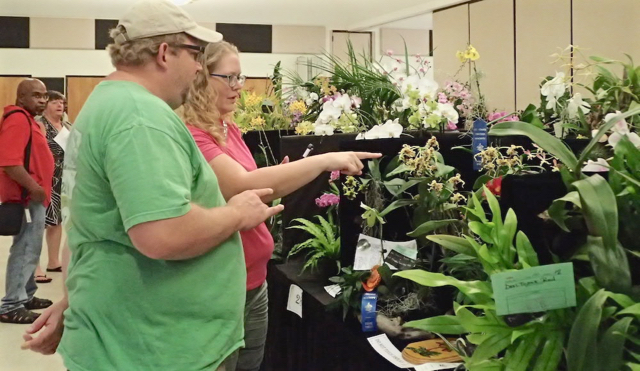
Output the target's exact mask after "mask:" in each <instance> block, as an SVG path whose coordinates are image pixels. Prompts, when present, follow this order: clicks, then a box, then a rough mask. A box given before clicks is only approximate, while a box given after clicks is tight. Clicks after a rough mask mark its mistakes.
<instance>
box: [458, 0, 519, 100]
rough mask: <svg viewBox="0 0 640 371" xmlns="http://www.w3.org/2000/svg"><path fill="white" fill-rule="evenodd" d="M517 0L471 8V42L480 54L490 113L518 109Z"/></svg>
mask: <svg viewBox="0 0 640 371" xmlns="http://www.w3.org/2000/svg"><path fill="white" fill-rule="evenodd" d="M513 22H514V17H513V0H483V1H479V2H476V3H471V4H469V29H470V35H471V37H470V42H471V44H472V45H473V46H474V47H475V48H476V49H477V50H478V53H480V59H479V60H478V61H477V63H476V64H477V67H478V68H479V69H480V70H481V71H482V73H483V74H484V76H483V78H482V79H481V80H480V86H481V89H482V93H483V94H484V95H485V98H486V100H487V107H488V108H489V110H493V109H498V110H507V111H511V110H514V109H515V106H516V104H515V72H514V69H515V61H514V45H513V44H514V30H513V28H514V27H513Z"/></svg>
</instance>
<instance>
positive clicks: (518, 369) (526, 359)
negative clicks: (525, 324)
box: [505, 329, 544, 371]
mask: <svg viewBox="0 0 640 371" xmlns="http://www.w3.org/2000/svg"><path fill="white" fill-rule="evenodd" d="M532 330H533V329H532ZM543 338H544V335H543V334H542V332H541V331H538V332H537V333H535V334H532V335H529V336H526V337H523V338H521V339H520V340H519V342H518V344H517V347H516V348H515V351H513V353H511V352H507V355H506V356H505V362H506V368H505V371H527V368H528V367H529V363H530V362H531V359H532V358H533V356H534V354H535V353H536V351H537V350H538V347H539V346H540V343H541V342H542V339H543Z"/></svg>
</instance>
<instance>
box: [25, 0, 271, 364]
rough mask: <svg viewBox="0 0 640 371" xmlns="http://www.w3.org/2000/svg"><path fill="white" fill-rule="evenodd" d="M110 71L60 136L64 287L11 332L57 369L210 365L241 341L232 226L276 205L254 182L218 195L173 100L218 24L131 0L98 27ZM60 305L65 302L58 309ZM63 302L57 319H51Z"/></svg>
mask: <svg viewBox="0 0 640 371" xmlns="http://www.w3.org/2000/svg"><path fill="white" fill-rule="evenodd" d="M111 37H112V38H113V39H114V43H113V44H111V45H109V47H108V48H107V49H108V51H109V54H110V56H111V60H112V63H113V65H114V66H115V67H116V72H114V73H112V74H111V75H109V76H107V78H106V79H105V81H103V82H101V83H100V84H99V85H98V86H97V87H96V88H95V89H94V91H93V92H92V93H91V95H90V96H89V98H88V99H87V101H86V103H85V104H84V106H83V108H82V111H81V112H80V114H79V115H78V117H77V119H76V123H75V125H74V129H73V130H72V132H71V135H70V138H69V141H68V143H67V149H66V157H65V168H64V172H63V174H64V175H63V192H62V216H63V223H64V225H65V228H66V229H67V233H68V238H69V240H68V245H69V249H70V251H71V261H70V262H69V264H68V278H67V281H66V287H67V291H68V297H67V298H65V300H63V301H62V302H59V303H56V304H55V305H54V306H53V307H52V308H51V309H50V310H49V311H47V312H46V313H44V314H43V315H42V317H43V319H42V320H41V321H39V322H36V323H34V326H33V328H31V329H29V330H28V333H30V334H32V333H33V332H35V331H37V330H39V329H40V328H42V327H43V326H45V329H44V330H42V333H41V334H40V335H39V336H38V337H35V338H34V337H32V336H31V335H30V334H28V335H25V340H27V343H25V347H26V348H31V349H33V350H35V351H39V352H42V353H53V352H55V350H56V347H57V345H58V344H57V340H59V338H60V336H61V335H62V339H61V340H60V346H59V347H58V348H57V350H59V351H60V354H61V355H62V357H63V359H64V363H65V366H66V367H67V368H68V369H69V370H71V371H97V370H98V371H99V370H136V371H144V370H154V371H155V370H162V371H170V370H176V371H190V370H216V369H223V366H221V365H222V364H223V361H224V360H225V359H226V358H227V357H228V356H229V355H230V354H232V353H233V352H234V351H236V350H237V349H238V348H239V347H241V346H242V345H243V340H242V334H243V324H242V318H243V313H244V312H243V309H244V300H245V283H246V282H245V281H246V272H245V266H244V256H243V253H242V245H241V241H240V238H239V235H238V233H237V231H239V230H245V229H250V228H253V227H254V226H256V225H258V224H259V223H261V222H263V221H264V220H265V219H267V218H269V217H270V216H272V215H274V214H276V213H277V212H279V211H280V210H282V208H281V207H275V208H270V207H268V206H267V205H265V204H264V203H262V202H261V200H260V198H261V197H262V196H265V195H267V194H269V193H270V192H271V190H255V191H248V192H245V193H242V194H240V195H238V196H235V197H233V198H231V199H230V200H229V202H228V203H225V201H224V198H223V197H222V194H221V193H220V190H219V188H218V183H217V180H216V177H215V175H214V173H213V171H212V170H211V167H210V166H209V165H208V164H207V162H206V161H205V159H204V157H203V156H202V155H201V153H200V151H199V149H198V147H197V146H196V144H195V143H194V141H193V139H192V137H191V135H190V134H189V131H188V130H187V128H186V126H185V125H184V124H183V123H182V122H181V121H180V119H179V118H178V116H176V114H175V113H174V112H173V109H175V108H177V107H179V106H180V105H182V103H183V102H184V100H185V98H186V94H187V92H188V89H189V86H190V84H191V82H192V81H193V79H194V78H195V76H196V72H197V71H199V70H200V69H202V66H201V65H200V63H199V62H198V59H199V58H198V57H199V55H200V53H201V52H202V50H203V48H202V47H201V44H202V42H217V41H219V40H220V39H221V38H222V35H220V34H218V33H216V32H214V31H211V30H208V29H206V28H203V27H200V26H198V25H197V24H196V23H194V22H193V21H192V20H191V19H190V18H189V16H188V15H187V14H186V13H185V12H184V11H182V10H181V9H180V8H178V7H177V6H175V5H173V4H172V3H170V2H168V1H166V0H143V1H141V2H138V3H136V4H135V5H134V6H133V8H132V9H131V10H129V12H128V13H127V14H126V15H125V16H124V17H123V18H122V20H121V21H120V23H119V25H118V27H116V28H115V29H113V30H112V31H111ZM65 309H66V310H65ZM63 310H65V311H64V332H62V330H63V329H62V328H61V326H60V325H59V321H60V319H61V318H62V311H63Z"/></svg>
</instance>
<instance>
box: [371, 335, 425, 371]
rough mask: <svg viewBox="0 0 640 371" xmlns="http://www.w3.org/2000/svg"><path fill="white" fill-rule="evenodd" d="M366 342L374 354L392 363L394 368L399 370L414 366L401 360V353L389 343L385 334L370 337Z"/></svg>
mask: <svg viewBox="0 0 640 371" xmlns="http://www.w3.org/2000/svg"><path fill="white" fill-rule="evenodd" d="M367 340H369V343H370V344H371V346H372V347H373V349H375V351H376V352H378V353H379V354H380V355H381V356H383V357H384V358H385V359H386V360H387V361H389V362H391V363H393V365H394V366H396V367H400V368H411V367H414V366H415V365H413V364H411V363H409V362H407V361H405V360H404V358H402V353H400V351H399V350H398V348H396V346H395V345H393V344H392V343H391V341H390V340H389V338H388V337H387V335H386V334H382V335H377V336H372V337H370V338H368V339H367Z"/></svg>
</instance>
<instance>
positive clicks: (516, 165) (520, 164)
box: [475, 144, 560, 178]
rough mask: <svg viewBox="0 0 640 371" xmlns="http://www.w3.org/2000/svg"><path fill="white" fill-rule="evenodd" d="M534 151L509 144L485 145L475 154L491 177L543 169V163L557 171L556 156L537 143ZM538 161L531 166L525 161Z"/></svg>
mask: <svg viewBox="0 0 640 371" xmlns="http://www.w3.org/2000/svg"><path fill="white" fill-rule="evenodd" d="M533 146H534V147H535V150H534V151H530V150H525V149H524V148H523V147H521V146H516V145H511V146H510V147H487V148H486V149H484V150H483V151H481V152H480V153H478V154H476V155H475V157H476V159H478V160H480V162H481V166H482V169H483V170H485V171H486V172H487V175H488V176H490V177H491V178H498V177H501V176H503V175H507V174H510V175H516V174H522V173H525V172H531V171H533V170H534V169H538V170H539V171H544V167H543V166H544V165H549V166H551V169H552V171H559V170H560V168H559V162H558V159H557V158H556V157H554V156H553V155H551V154H549V153H547V152H545V151H544V150H543V149H542V148H540V147H539V146H538V145H536V144H533ZM525 159H526V160H527V161H533V160H536V161H539V165H538V166H533V165H530V164H528V163H526V162H525Z"/></svg>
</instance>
